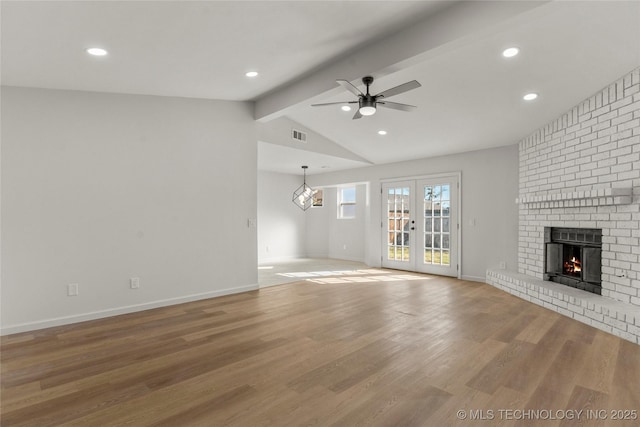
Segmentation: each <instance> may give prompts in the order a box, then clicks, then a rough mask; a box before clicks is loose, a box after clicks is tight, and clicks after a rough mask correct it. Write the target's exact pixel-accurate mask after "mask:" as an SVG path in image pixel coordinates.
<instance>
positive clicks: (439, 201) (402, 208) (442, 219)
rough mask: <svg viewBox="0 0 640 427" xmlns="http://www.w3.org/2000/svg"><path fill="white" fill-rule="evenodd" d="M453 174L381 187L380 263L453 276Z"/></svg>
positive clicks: (455, 254)
mask: <svg viewBox="0 0 640 427" xmlns="http://www.w3.org/2000/svg"><path fill="white" fill-rule="evenodd" d="M458 194H459V178H458V175H442V176H433V177H424V178H420V179H412V180H406V181H393V182H387V183H383V185H382V219H383V220H382V229H383V233H382V266H383V267H386V268H394V269H399V270H409V271H418V272H422V273H431V274H439V275H444V276H454V277H457V276H458V228H459V226H458Z"/></svg>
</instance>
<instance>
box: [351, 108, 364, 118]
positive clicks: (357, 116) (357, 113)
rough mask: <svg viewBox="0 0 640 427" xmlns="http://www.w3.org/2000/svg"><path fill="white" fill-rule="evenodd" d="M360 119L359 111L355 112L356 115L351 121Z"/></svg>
mask: <svg viewBox="0 0 640 427" xmlns="http://www.w3.org/2000/svg"><path fill="white" fill-rule="evenodd" d="M361 118H362V114H360V110H356V113H355V114H354V115H353V118H352V119H351V120H356V119H361Z"/></svg>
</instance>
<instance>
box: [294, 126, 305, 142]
mask: <svg viewBox="0 0 640 427" xmlns="http://www.w3.org/2000/svg"><path fill="white" fill-rule="evenodd" d="M291 138H293V139H294V140H295V141H300V142H305V143H306V142H307V134H306V133H304V132H302V131H299V130H297V129H291Z"/></svg>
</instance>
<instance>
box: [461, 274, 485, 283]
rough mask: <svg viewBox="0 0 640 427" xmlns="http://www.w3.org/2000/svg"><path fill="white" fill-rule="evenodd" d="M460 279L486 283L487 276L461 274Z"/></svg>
mask: <svg viewBox="0 0 640 427" xmlns="http://www.w3.org/2000/svg"><path fill="white" fill-rule="evenodd" d="M461 279H462V280H468V281H470V282H482V283H486V282H487V278H486V277H484V276H482V277H478V276H465V275H462V276H461Z"/></svg>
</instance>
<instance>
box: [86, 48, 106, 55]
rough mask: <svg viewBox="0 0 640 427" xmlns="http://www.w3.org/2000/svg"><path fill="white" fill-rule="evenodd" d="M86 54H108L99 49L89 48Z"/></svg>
mask: <svg viewBox="0 0 640 427" xmlns="http://www.w3.org/2000/svg"><path fill="white" fill-rule="evenodd" d="M87 53H88V54H89V55H93V56H105V55H106V54H107V53H108V52H107V51H106V50H104V49H102V48H100V47H90V48H89V49H87Z"/></svg>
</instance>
